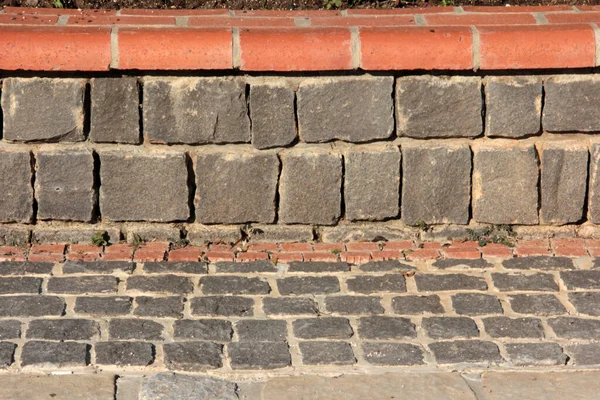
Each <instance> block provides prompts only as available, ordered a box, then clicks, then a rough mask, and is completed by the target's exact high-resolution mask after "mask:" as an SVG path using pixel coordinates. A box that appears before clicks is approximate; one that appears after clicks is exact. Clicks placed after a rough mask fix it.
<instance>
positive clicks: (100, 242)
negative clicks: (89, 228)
mask: <svg viewBox="0 0 600 400" xmlns="http://www.w3.org/2000/svg"><path fill="white" fill-rule="evenodd" d="M109 241H110V236H108V233H106V232H102V231H100V232H97V233H96V234H95V235H94V236H92V244H93V245H94V246H108V242H109Z"/></svg>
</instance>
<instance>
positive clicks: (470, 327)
mask: <svg viewBox="0 0 600 400" xmlns="http://www.w3.org/2000/svg"><path fill="white" fill-rule="evenodd" d="M422 326H423V328H425V330H426V331H427V336H429V337H430V338H432V339H452V338H457V337H463V338H471V337H477V336H479V329H478V328H477V325H476V324H475V321H473V320H472V319H471V318H466V317H431V318H423V322H422Z"/></svg>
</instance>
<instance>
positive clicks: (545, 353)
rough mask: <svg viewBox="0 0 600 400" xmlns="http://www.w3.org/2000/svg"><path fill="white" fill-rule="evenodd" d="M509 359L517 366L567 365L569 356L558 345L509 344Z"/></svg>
mask: <svg viewBox="0 0 600 400" xmlns="http://www.w3.org/2000/svg"><path fill="white" fill-rule="evenodd" d="M504 347H505V348H506V352H507V353H508V357H509V358H510V360H511V361H512V362H513V364H515V365H519V366H521V365H523V366H525V365H565V364H566V363H567V359H568V358H567V356H566V355H565V354H564V353H563V350H562V347H560V345H558V344H557V343H507V344H505V345H504Z"/></svg>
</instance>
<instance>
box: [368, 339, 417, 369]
mask: <svg viewBox="0 0 600 400" xmlns="http://www.w3.org/2000/svg"><path fill="white" fill-rule="evenodd" d="M362 350H363V356H364V358H365V360H366V361H367V362H368V363H369V364H373V365H420V364H424V362H423V357H424V354H423V350H422V349H421V347H420V346H416V345H414V344H408V343H385V342H366V343H364V344H363V345H362Z"/></svg>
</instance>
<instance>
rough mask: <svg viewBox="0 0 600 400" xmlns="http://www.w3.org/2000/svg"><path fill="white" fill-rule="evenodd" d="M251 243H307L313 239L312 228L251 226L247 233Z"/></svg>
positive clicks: (298, 226)
mask: <svg viewBox="0 0 600 400" xmlns="http://www.w3.org/2000/svg"><path fill="white" fill-rule="evenodd" d="M248 234H249V236H250V239H251V240H252V241H253V242H268V243H271V242H280V243H281V242H309V241H311V240H313V239H314V232H313V228H312V226H301V225H288V226H281V225H260V224H256V225H252V227H251V228H250V229H249V232H248Z"/></svg>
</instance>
